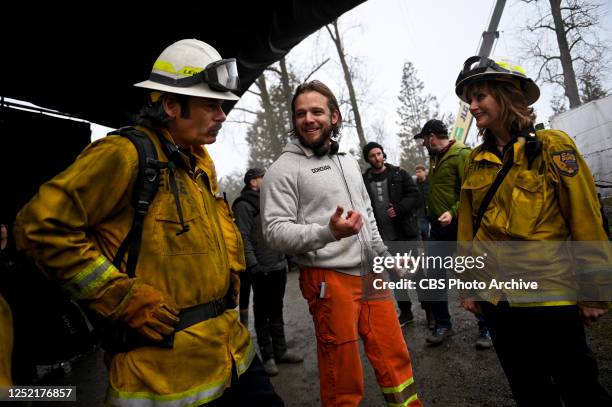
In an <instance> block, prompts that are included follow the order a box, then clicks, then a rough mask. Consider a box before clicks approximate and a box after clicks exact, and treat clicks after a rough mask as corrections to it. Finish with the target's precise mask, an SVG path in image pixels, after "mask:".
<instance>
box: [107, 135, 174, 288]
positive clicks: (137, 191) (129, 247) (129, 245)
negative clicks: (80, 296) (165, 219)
mask: <svg viewBox="0 0 612 407" xmlns="http://www.w3.org/2000/svg"><path fill="white" fill-rule="evenodd" d="M108 135H119V136H123V137H125V138H127V139H129V140H130V141H131V142H132V144H134V147H136V151H137V152H138V176H137V178H136V182H135V184H134V189H133V192H132V206H133V207H134V209H135V213H134V220H133V221H132V227H131V228H130V231H129V232H128V234H127V236H126V237H125V239H123V242H121V245H120V246H119V249H118V250H117V253H116V254H115V258H114V259H113V265H114V266H115V267H117V268H119V266H120V265H121V260H122V259H123V258H124V256H125V253H126V251H127V253H128V260H127V270H126V273H127V275H128V276H129V277H130V278H133V277H134V276H135V271H136V264H137V262H138V255H139V253H140V244H141V241H142V228H143V225H144V219H145V216H146V215H147V212H148V211H149V206H150V205H151V202H153V199H154V198H155V194H156V193H157V189H158V186H159V174H160V171H161V169H162V168H165V167H167V166H168V164H167V163H162V162H160V161H158V160H157V150H156V149H155V145H153V142H152V141H151V140H150V139H149V137H148V136H147V135H146V134H145V133H143V132H142V131H139V130H137V129H135V128H134V127H122V128H120V129H118V130H115V131H114V132H112V133H109V134H108Z"/></svg>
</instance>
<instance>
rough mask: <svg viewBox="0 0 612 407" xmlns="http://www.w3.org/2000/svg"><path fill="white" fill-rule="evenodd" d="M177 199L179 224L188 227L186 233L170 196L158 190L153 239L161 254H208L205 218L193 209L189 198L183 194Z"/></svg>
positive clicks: (193, 203) (207, 226)
mask: <svg viewBox="0 0 612 407" xmlns="http://www.w3.org/2000/svg"><path fill="white" fill-rule="evenodd" d="M180 198H181V211H182V213H183V223H184V224H185V225H186V227H188V228H189V231H187V232H183V230H184V229H183V225H182V224H181V219H180V217H179V213H178V209H177V207H176V202H175V199H174V196H173V195H172V194H171V193H168V192H166V191H161V190H160V191H159V192H158V199H160V201H161V202H160V203H159V206H158V209H157V212H156V213H155V232H154V233H155V236H154V240H155V241H156V243H157V248H158V250H159V253H160V254H162V255H165V256H174V255H183V254H197V253H208V241H209V240H210V239H209V236H208V234H209V232H208V233H207V231H209V230H210V224H209V221H208V219H205V218H203V217H202V216H201V215H200V213H198V212H197V210H196V205H195V202H193V201H192V199H193V198H191V197H190V196H187V195H185V194H181V197H180ZM207 228H209V229H207ZM181 232H183V233H181Z"/></svg>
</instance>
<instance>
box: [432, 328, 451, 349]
mask: <svg viewBox="0 0 612 407" xmlns="http://www.w3.org/2000/svg"><path fill="white" fill-rule="evenodd" d="M454 334H455V331H453V329H452V328H446V327H442V328H437V329H435V330H434V331H433V332H432V333H430V334H429V335H428V336H427V338H426V339H425V340H426V341H427V344H428V345H429V346H438V345H442V343H443V342H444V340H445V339H446V338H448V337H449V336H453V335H454Z"/></svg>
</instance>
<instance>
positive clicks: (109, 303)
mask: <svg viewBox="0 0 612 407" xmlns="http://www.w3.org/2000/svg"><path fill="white" fill-rule="evenodd" d="M138 129H139V130H142V131H145V132H146V133H147V134H148V135H149V137H150V138H151V140H153V142H154V144H155V146H156V149H157V152H158V156H159V160H160V161H168V158H167V157H166V155H165V154H164V152H163V150H162V148H161V144H160V142H159V140H158V139H157V137H155V135H153V134H152V133H151V132H150V131H148V130H146V129H144V128H140V127H138ZM164 137H166V138H168V139H170V140H171V136H170V134H169V133H167V132H164ZM182 158H183V159H184V160H185V163H186V165H187V166H188V167H187V168H192V170H190V171H187V170H185V169H181V168H178V167H177V168H178V169H177V172H176V181H177V183H178V189H179V191H180V193H179V195H180V202H181V207H182V211H183V216H184V220H185V222H186V223H187V224H188V225H189V232H187V233H182V234H179V235H177V232H178V231H180V230H181V225H180V220H179V216H178V212H177V208H176V204H175V197H174V196H173V194H172V191H171V189H170V186H169V175H168V169H162V172H161V176H160V186H159V190H158V192H157V194H156V196H155V199H154V200H153V202H152V203H151V206H150V208H149V212H148V214H147V216H146V218H145V221H144V227H143V232H142V245H141V249H140V256H139V260H138V264H137V267H136V278H135V279H133V280H130V279H128V277H127V275H126V274H125V273H124V272H123V271H122V270H123V269H125V264H126V263H125V259H124V262H123V264H122V267H121V268H120V269H119V270H118V269H116V268H115V267H114V266H113V265H112V264H111V261H112V259H113V258H114V255H115V252H116V251H117V249H118V247H119V245H120V243H121V242H122V240H123V239H124V237H125V236H126V234H127V233H128V231H129V229H130V226H131V222H132V218H133V214H134V210H133V208H132V206H131V204H130V199H131V196H132V186H133V185H134V182H135V179H136V176H137V167H138V154H137V152H136V149H135V147H134V146H133V144H132V143H131V142H130V141H129V140H128V139H126V138H124V137H121V136H108V137H105V138H103V139H101V140H98V141H96V142H95V143H93V144H91V145H90V146H88V147H87V148H86V149H85V150H84V151H83V152H82V153H81V154H80V155H79V157H78V158H77V160H76V161H75V162H74V163H73V164H72V165H71V166H70V167H69V168H68V169H66V170H65V171H64V172H62V173H60V174H59V175H57V176H56V177H55V178H53V179H52V180H51V181H49V182H47V183H46V184H44V185H43V186H42V187H41V188H40V190H39V192H38V194H37V195H36V196H35V197H34V198H33V199H32V201H31V202H30V203H28V204H27V205H26V206H25V207H24V208H23V209H22V210H21V212H20V213H19V214H18V216H17V220H16V226H15V238H16V241H17V245H18V247H19V248H20V249H23V250H26V251H27V252H28V253H29V254H30V255H31V256H32V257H33V258H34V259H35V261H36V262H37V263H38V265H39V266H40V267H41V269H43V270H45V271H46V272H47V273H48V274H49V275H50V276H51V277H52V278H53V279H55V280H57V282H58V283H59V284H60V286H62V287H63V288H64V289H65V290H67V291H69V292H70V293H71V294H72V295H73V296H74V297H75V298H76V299H78V300H79V301H80V302H81V303H84V304H86V305H87V306H89V307H90V308H93V309H94V310H95V311H97V312H98V313H100V314H102V315H103V316H112V312H113V309H115V307H116V306H118V305H119V304H120V303H121V300H122V299H124V297H125V295H126V294H127V292H128V291H129V289H130V287H131V286H132V284H134V280H138V281H140V282H143V283H146V284H149V285H151V286H153V287H155V288H157V289H158V290H160V291H161V292H163V293H164V294H166V295H167V296H169V297H171V298H173V299H174V300H175V302H176V303H177V304H178V306H179V307H180V308H181V309H182V308H187V307H191V306H194V305H198V304H202V303H206V302H209V301H211V300H216V299H220V298H223V297H224V296H225V294H226V293H227V290H228V288H229V285H230V280H232V281H234V290H235V292H237V290H238V283H237V281H238V276H237V274H236V273H238V272H241V271H243V270H244V254H243V247H242V240H241V237H240V232H239V231H238V229H237V227H236V226H235V224H234V223H233V220H232V216H231V214H230V212H229V207H228V206H227V204H226V203H225V201H224V200H222V199H216V198H215V194H216V193H217V179H216V173H215V169H214V164H213V162H212V159H211V158H210V156H209V154H208V152H207V150H206V149H205V148H204V147H197V148H195V147H192V149H191V159H190V158H189V157H188V156H186V155H185V156H184V157H182ZM254 356H255V352H254V349H253V345H252V343H251V340H250V336H249V332H248V330H247V329H246V328H245V327H244V326H243V325H242V324H240V323H239V322H238V319H237V311H235V310H228V311H226V312H225V313H224V314H223V315H220V316H218V317H216V318H212V319H209V320H206V321H203V322H200V323H198V324H195V325H192V326H190V327H188V328H186V329H185V330H183V331H180V332H178V333H177V334H176V337H175V340H174V347H173V348H172V349H164V348H158V347H141V348H138V349H135V350H133V351H130V352H127V353H119V354H115V355H112V358H111V360H110V366H109V380H110V388H109V391H108V394H107V405H110V406H136V405H137V406H157V405H163V406H185V405H200V404H203V403H204V402H207V401H210V400H213V399H215V398H217V397H219V396H220V395H221V394H222V393H223V391H224V389H225V388H226V387H227V386H229V384H230V378H231V367H232V360H233V361H234V362H235V365H236V369H237V372H238V374H239V375H240V374H242V373H243V372H244V371H245V370H246V369H247V368H248V367H249V365H250V363H251V361H252V360H253V357H254Z"/></svg>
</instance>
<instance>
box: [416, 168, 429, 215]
mask: <svg viewBox="0 0 612 407" xmlns="http://www.w3.org/2000/svg"><path fill="white" fill-rule="evenodd" d="M416 185H417V188H418V189H419V203H420V205H419V209H418V210H417V217H418V218H419V219H421V218H427V194H429V178H425V181H423V182H421V181H419V180H418V179H417V181H416Z"/></svg>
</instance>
